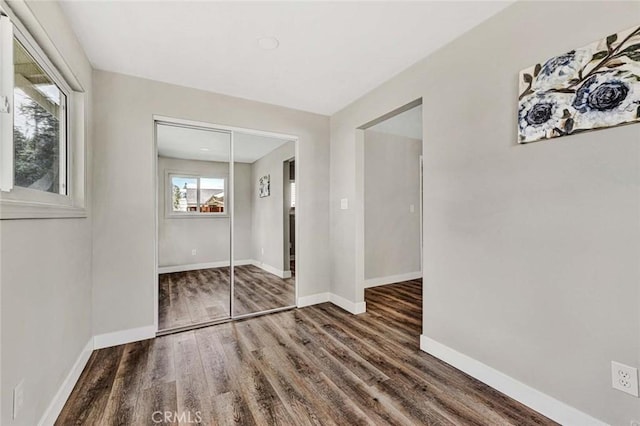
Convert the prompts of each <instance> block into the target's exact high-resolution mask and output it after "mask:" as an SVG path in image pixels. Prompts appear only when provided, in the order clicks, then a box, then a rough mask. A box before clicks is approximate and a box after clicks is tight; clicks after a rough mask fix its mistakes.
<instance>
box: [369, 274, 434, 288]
mask: <svg viewBox="0 0 640 426" xmlns="http://www.w3.org/2000/svg"><path fill="white" fill-rule="evenodd" d="M418 278H422V272H421V271H417V272H409V273H407V274H398V275H389V276H386V277H378V278H369V279H366V280H364V287H365V288H369V287H377V286H379V285H386V284H393V283H401V282H403V281H411V280H417V279H418Z"/></svg>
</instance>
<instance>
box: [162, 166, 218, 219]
mask: <svg viewBox="0 0 640 426" xmlns="http://www.w3.org/2000/svg"><path fill="white" fill-rule="evenodd" d="M226 185H227V182H226V179H225V178H221V177H202V176H190V175H182V174H169V194H168V197H169V198H168V200H169V206H170V208H169V209H168V210H169V212H170V213H171V215H173V216H205V215H209V216H211V215H226V214H227V209H226V204H225V203H226V201H225V200H226V197H225V192H226Z"/></svg>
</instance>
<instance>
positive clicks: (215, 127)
mask: <svg viewBox="0 0 640 426" xmlns="http://www.w3.org/2000/svg"><path fill="white" fill-rule="evenodd" d="M158 124H167V125H172V126H182V127H188V128H195V129H204V130H212V131H223V132H228V133H229V134H230V135H231V142H230V154H229V183H228V185H229V188H230V192H231V191H233V189H234V188H235V186H234V158H233V148H234V134H235V133H236V132H241V133H245V134H251V135H256V136H264V137H270V138H277V139H284V140H287V141H291V142H294V144H295V150H294V152H295V154H294V155H295V161H296V168H295V181H296V207H298V206H299V197H298V187H299V183H298V182H299V179H300V167H299V165H300V161H301V159H300V146H299V145H300V144H299V142H300V139H299V137H298V136H296V135H290V134H285V133H276V132H270V131H264V130H256V129H250V128H245V127H237V126H228V125H223V124H215V123H209V122H204V121H196V120H188V119H183V118H176V117H168V116H164V115H157V114H154V115H153V117H152V125H153V149H152V155H153V158H152V160H153V162H152V164H153V166H152V173H153V175H152V178H153V182H155V185H154V193H153V200H154V203H153V206H154V212H153V216H154V231H155V232H154V233H153V254H154V256H153V263H154V280H153V321H154V328H155V333H156V336H162V335H165V334H171V333H178V332H181V331H186V330H193V329H196V328H202V327H207V326H209V325H214V324H220V323H224V322H229V321H233V320H237V319H243V318H249V317H253V316H258V315H264V314H269V313H273V312H279V311H283V310H288V309H292V308H296V307H297V306H298V286H299V276H300V274H299V270H300V269H299V265H298V264H297V263H296V274H295V280H294V283H295V284H294V303H293V304H292V305H288V306H283V307H280V308H274V309H268V310H265V311H259V312H252V313H249V314H243V315H234V314H233V308H234V305H233V304H234V282H233V281H234V257H233V249H234V246H233V244H234V238H233V237H234V235H233V227H234V203H235V200H234V198H233V197H231V203H230V206H229V207H230V208H229V218H230V223H229V227H230V238H231V242H230V247H229V250H230V253H231V255H230V262H229V271H230V272H229V280H230V281H229V282H230V293H229V305H230V314H229V317H228V318H223V319H220V320H212V321H207V322H203V323H199V324H193V325H187V326H183V327H174V328H170V329H166V330H159V288H158V285H159V279H158V275H159V273H158V268H159V266H158V263H159V262H158V231H159V229H158V227H159V217H158V208H159V205H158V203H159V202H160V200H159V197H158V189H159V187H158V185H159V182H158V135H157V129H158ZM299 229H300V220H299V210H298V209H297V208H296V223H295V233H296V235H295V247H296V260H297V259H298V258H299V257H300V252H299V247H300V245H299V243H298V242H299V241H298V239H299V235H300V232H299Z"/></svg>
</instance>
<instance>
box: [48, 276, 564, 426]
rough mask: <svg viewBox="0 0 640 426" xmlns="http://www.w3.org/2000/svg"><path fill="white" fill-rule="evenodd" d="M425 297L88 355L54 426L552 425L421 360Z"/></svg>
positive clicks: (412, 285) (404, 295)
mask: <svg viewBox="0 0 640 426" xmlns="http://www.w3.org/2000/svg"><path fill="white" fill-rule="evenodd" d="M421 293H422V291H421V283H420V281H410V282H404V283H399V284H392V285H387V286H383V287H377V288H372V289H367V291H366V302H367V308H368V311H367V313H365V314H362V315H358V316H354V315H351V314H349V313H347V312H345V311H343V310H341V309H340V308H338V307H336V306H334V305H332V304H329V303H325V304H321V305H316V306H311V307H307V308H303V309H296V310H291V311H285V312H280V313H276V314H271V315H265V316H261V317H255V318H251V319H247V320H242V321H236V322H231V323H225V324H220V325H215V326H210V327H206V328H201V329H198V330H194V331H188V332H184V333H179V334H173V335H169V336H164V337H160V338H156V339H152V340H145V341H142V342H136V343H131V344H127V345H123V346H117V347H113V348H107V349H101V350H98V351H95V352H94V353H93V354H92V355H91V359H90V361H89V363H88V365H87V367H86V368H85V370H84V372H83V373H82V376H81V377H80V379H79V381H78V383H77V384H76V386H75V389H74V390H73V392H72V394H71V396H70V397H69V400H68V401H67V403H66V405H65V406H64V408H63V410H62V413H61V414H60V417H59V418H58V421H57V423H56V424H58V425H79V424H86V425H130V424H136V425H145V424H154V423H153V420H154V418H152V416H155V420H158V419H162V417H163V416H165V414H164V413H165V412H168V413H169V417H164V418H165V419H166V420H168V421H167V422H161V423H157V424H188V421H189V420H191V421H194V420H198V419H199V420H201V422H202V424H207V425H230V424H236V425H273V424H283V425H321V424H322V425H372V424H376V425H385V424H393V425H418V424H425V425H539V424H553V422H551V421H550V420H549V419H547V418H545V417H543V416H541V415H539V414H538V413H536V412H534V411H532V410H530V409H529V408H527V407H525V406H523V405H521V404H519V403H518V402H516V401H514V400H512V399H510V398H508V397H506V396H505V395H503V394H501V393H499V392H497V391H496V390H494V389H492V388H490V387H488V386H486V385H484V384H482V383H480V382H478V381H477V380H475V379H473V378H471V377H469V376H467V375H465V374H464V373H462V372H460V371H458V370H456V369H455V368H453V367H451V366H449V365H448V364H446V363H443V362H441V361H439V360H437V359H436V358H433V357H431V356H430V355H427V354H426V353H424V352H421V351H420V350H419V343H418V342H419V336H420V331H421V306H422V296H421ZM158 412H161V413H162V414H157V413H158ZM154 413H155V414H154ZM172 413H177V415H176V414H172ZM158 416H161V417H158ZM177 416H182V417H181V420H182V421H180V418H176V417H177ZM189 416H190V417H189Z"/></svg>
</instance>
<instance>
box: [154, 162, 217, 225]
mask: <svg viewBox="0 0 640 426" xmlns="http://www.w3.org/2000/svg"><path fill="white" fill-rule="evenodd" d="M174 177H178V178H187V179H189V178H191V179H197V181H198V183H197V192H196V199H197V206H198V210H196V211H194V212H193V211H186V212H176V211H174V210H173V202H172V201H173V183H172V180H173V178H174ZM200 179H222V180H223V181H224V211H223V212H220V213H216V212H206V213H204V212H201V211H200V202H201V200H200ZM228 189H229V176H228V175H223V174H216V175H204V174H199V173H193V172H180V171H177V170H167V172H166V177H165V190H164V196H165V205H166V208H165V215H166V217H167V218H168V219H184V218H198V219H203V218H209V219H211V218H224V217H229V191H228Z"/></svg>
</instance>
